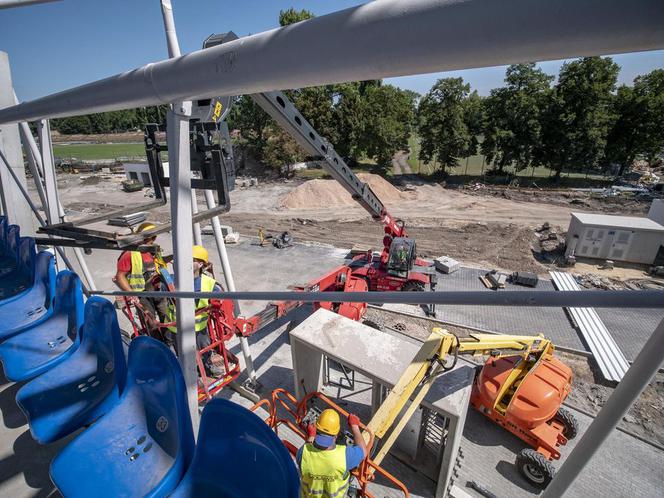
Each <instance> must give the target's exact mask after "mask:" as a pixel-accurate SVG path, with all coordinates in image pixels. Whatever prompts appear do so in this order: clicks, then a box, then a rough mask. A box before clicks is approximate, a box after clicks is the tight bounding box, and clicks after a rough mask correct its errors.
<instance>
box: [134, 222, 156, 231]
mask: <svg viewBox="0 0 664 498" xmlns="http://www.w3.org/2000/svg"><path fill="white" fill-rule="evenodd" d="M155 228H157V225H155V224H153V223H150V222H149V221H145V222H143V223H141V224H140V225H139V226H138V229H137V230H136V231H137V232H138V233H141V232H147V231H148V230H154V229H155Z"/></svg>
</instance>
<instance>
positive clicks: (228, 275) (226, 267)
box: [204, 190, 258, 387]
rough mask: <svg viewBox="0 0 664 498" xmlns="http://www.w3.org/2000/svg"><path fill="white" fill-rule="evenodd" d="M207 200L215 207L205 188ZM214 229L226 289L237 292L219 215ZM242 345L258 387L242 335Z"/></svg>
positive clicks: (249, 374)
mask: <svg viewBox="0 0 664 498" xmlns="http://www.w3.org/2000/svg"><path fill="white" fill-rule="evenodd" d="M204 192H205V202H206V204H207V208H208V209H214V208H215V207H216V203H215V201H214V196H213V195H212V192H210V191H209V190H205V191H204ZM211 223H212V231H213V233H214V240H215V241H216V243H217V251H219V259H220V260H221V267H222V270H223V272H224V281H225V282H226V290H228V291H229V292H235V279H234V278H233V272H232V270H231V263H230V260H229V259H228V252H227V251H226V242H225V241H224V235H223V233H222V232H221V222H220V221H219V217H218V216H215V217H214V218H212V220H211ZM234 305H235V313H236V314H237V315H239V314H240V304H239V303H238V302H237V301H234ZM240 347H241V348H242V356H243V357H244V366H245V370H246V372H247V376H248V377H249V381H250V383H251V384H252V387H256V385H257V382H258V379H257V378H256V370H255V369H254V360H253V358H252V356H251V349H250V348H249V340H248V339H247V338H246V337H240Z"/></svg>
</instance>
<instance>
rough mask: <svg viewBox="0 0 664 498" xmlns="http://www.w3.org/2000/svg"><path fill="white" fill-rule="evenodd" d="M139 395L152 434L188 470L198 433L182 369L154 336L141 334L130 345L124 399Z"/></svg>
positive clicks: (183, 468)
mask: <svg viewBox="0 0 664 498" xmlns="http://www.w3.org/2000/svg"><path fill="white" fill-rule="evenodd" d="M137 391H138V393H137ZM136 394H138V395H139V396H140V397H141V398H142V400H143V405H144V408H145V417H146V423H147V427H148V428H149V429H150V431H151V433H150V436H151V437H152V439H153V440H154V441H155V442H156V443H157V444H159V446H161V447H162V449H163V450H164V451H165V452H166V453H168V454H169V455H170V456H171V457H173V458H177V459H179V460H181V462H180V463H179V464H178V465H182V471H184V470H186V468H187V465H188V464H189V462H191V459H192V457H193V453H194V434H193V430H192V427H191V419H190V418H189V408H188V407H187V396H186V388H185V384H184V378H183V376H182V370H181V369H180V365H179V363H178V362H177V359H176V358H175V355H173V353H172V352H171V351H170V350H169V349H168V348H167V347H166V346H164V345H163V344H162V343H161V342H159V341H156V340H155V339H152V338H150V337H145V336H141V337H138V338H136V339H134V340H133V341H132V342H131V345H130V346H129V361H128V369H127V384H126V389H125V393H124V394H123V398H124V397H125V396H132V395H136ZM164 421H166V423H167V426H166V428H165V429H164ZM161 429H164V430H163V431H162V430H161Z"/></svg>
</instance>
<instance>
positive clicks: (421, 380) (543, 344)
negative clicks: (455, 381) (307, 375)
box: [364, 328, 553, 465]
mask: <svg viewBox="0 0 664 498" xmlns="http://www.w3.org/2000/svg"><path fill="white" fill-rule="evenodd" d="M499 351H510V352H512V354H514V352H518V353H519V354H521V355H522V357H523V358H524V359H527V358H528V357H529V356H530V355H533V359H534V361H532V362H528V361H521V362H520V364H519V366H518V367H516V368H514V372H513V373H512V376H513V378H511V379H510V382H506V383H505V386H506V387H505V389H506V388H507V387H509V386H510V385H512V384H513V382H514V381H515V380H516V379H517V378H518V377H519V376H525V374H526V373H528V371H530V370H531V369H532V367H533V366H534V365H535V364H537V362H538V361H539V359H540V358H541V357H542V356H543V355H544V354H545V353H551V352H553V344H552V343H551V341H549V340H548V339H546V338H544V336H542V335H539V336H518V335H492V334H473V335H471V336H469V337H468V338H463V339H459V338H458V337H457V336H455V335H453V334H450V333H449V332H447V331H446V330H443V329H440V328H434V329H433V331H432V332H431V335H430V336H429V337H428V339H427V340H426V341H425V342H424V344H423V345H422V347H421V348H420V350H419V351H418V353H417V354H416V355H415V357H414V358H413V361H412V362H411V363H410V365H409V366H408V368H406V370H405V371H404V372H403V374H402V375H401V377H400V378H399V381H398V382H397V384H396V385H395V386H394V388H393V389H392V390H391V391H390V394H389V395H388V396H387V398H386V399H385V401H384V402H383V403H382V404H381V406H380V408H379V409H378V410H377V411H376V413H375V414H374V416H373V418H372V419H371V421H370V422H369V424H368V425H367V427H368V428H369V429H371V431H372V432H373V433H374V435H375V437H376V438H378V439H383V438H385V436H386V434H387V433H388V431H390V428H392V430H391V431H390V433H389V435H388V436H387V438H386V439H384V441H383V444H382V446H381V448H380V450H379V451H378V453H377V454H376V455H375V457H374V458H373V461H374V462H375V463H376V464H377V465H380V463H381V462H382V461H383V459H384V458H385V456H386V455H387V453H388V452H389V450H390V448H391V447H392V445H393V444H394V442H395V441H396V439H397V437H399V434H401V431H403V429H404V427H405V426H406V424H407V423H408V421H409V420H410V418H411V417H412V415H413V413H415V410H417V408H418V407H419V406H420V404H421V403H422V401H423V400H424V397H425V396H426V394H427V392H428V391H429V389H430V388H431V385H432V384H433V381H434V379H435V378H436V377H437V376H438V374H439V373H442V372H443V371H445V370H450V369H452V368H453V367H454V365H455V363H456V357H457V356H458V355H459V354H465V353H472V354H473V355H476V356H481V355H492V356H501V354H500V353H499ZM449 355H453V356H454V361H453V363H452V364H451V365H449V366H448V365H446V363H445V361H446V359H447V357H448V356H449ZM502 394H503V393H501V394H500V395H499V396H498V397H497V399H498V400H500V399H502V397H503V396H502ZM409 401H410V406H409V407H408V409H407V410H406V412H405V413H404V415H403V416H402V417H401V418H400V419H399V420H398V421H397V418H398V417H399V414H400V413H401V411H402V410H403V408H404V407H405V406H406V404H408V402H409ZM497 403H499V402H497ZM496 409H498V410H500V406H499V405H497V406H496ZM395 422H396V425H394V424H395ZM393 425H394V427H392V426H393ZM364 436H365V438H366V439H368V437H369V433H368V432H366V433H365V434H364Z"/></svg>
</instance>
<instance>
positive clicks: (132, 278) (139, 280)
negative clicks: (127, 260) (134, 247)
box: [127, 251, 145, 291]
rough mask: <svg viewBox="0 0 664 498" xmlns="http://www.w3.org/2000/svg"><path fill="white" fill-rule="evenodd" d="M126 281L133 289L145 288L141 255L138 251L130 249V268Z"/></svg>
mask: <svg viewBox="0 0 664 498" xmlns="http://www.w3.org/2000/svg"><path fill="white" fill-rule="evenodd" d="M127 282H129V287H131V290H133V291H144V290H145V277H144V276H143V255H142V254H141V253H140V252H138V251H131V270H130V272H129V273H128V274H127Z"/></svg>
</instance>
